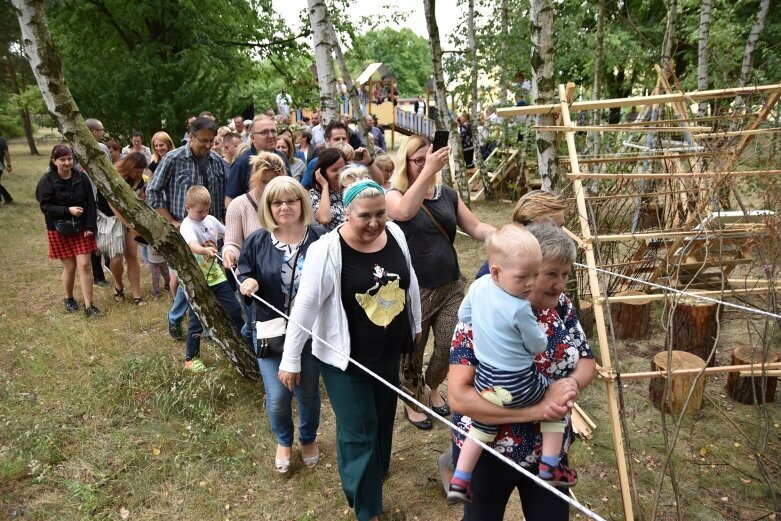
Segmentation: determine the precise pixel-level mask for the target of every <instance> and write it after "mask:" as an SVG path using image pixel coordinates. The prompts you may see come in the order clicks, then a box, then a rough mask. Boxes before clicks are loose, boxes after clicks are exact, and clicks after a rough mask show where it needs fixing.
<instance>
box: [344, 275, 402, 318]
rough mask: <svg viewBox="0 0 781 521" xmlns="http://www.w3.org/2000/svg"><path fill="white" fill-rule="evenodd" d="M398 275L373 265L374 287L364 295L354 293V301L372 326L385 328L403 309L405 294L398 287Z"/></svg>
mask: <svg viewBox="0 0 781 521" xmlns="http://www.w3.org/2000/svg"><path fill="white" fill-rule="evenodd" d="M399 279H400V277H399V275H397V274H396V273H386V272H385V268H383V267H382V266H379V265H377V264H375V265H374V285H373V286H372V287H370V288H369V289H368V290H367V291H366V293H356V294H355V299H356V300H357V301H358V304H359V305H360V306H361V308H363V310H364V311H365V312H366V316H367V317H368V318H369V320H371V321H372V323H373V324H375V325H378V326H381V327H385V326H387V325H388V324H390V323H391V322H393V319H394V318H396V316H397V315H398V314H399V313H401V311H402V310H403V309H404V303H405V302H406V293H405V291H404V290H403V289H401V288H400V287H399Z"/></svg>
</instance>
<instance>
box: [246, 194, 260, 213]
mask: <svg viewBox="0 0 781 521" xmlns="http://www.w3.org/2000/svg"><path fill="white" fill-rule="evenodd" d="M246 195H247V200H248V201H249V203H250V204H251V205H252V207H253V208H254V209H255V211H256V212H257V211H258V203H256V202H255V199H253V198H252V196H251V195H250V194H249V192H247V194H246Z"/></svg>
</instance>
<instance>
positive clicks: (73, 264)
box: [35, 145, 103, 317]
mask: <svg viewBox="0 0 781 521" xmlns="http://www.w3.org/2000/svg"><path fill="white" fill-rule="evenodd" d="M35 197H36V199H38V203H39V204H40V205H41V212H43V215H44V217H45V218H46V230H47V231H48V234H49V258H50V259H59V260H60V261H61V262H62V266H63V270H62V285H63V287H64V288H65V299H64V301H63V302H64V304H65V310H66V311H68V312H74V311H76V310H78V309H79V304H78V303H77V302H76V300H75V299H74V298H73V284H74V281H75V279H76V269H77V268H78V271H79V282H80V283H81V293H82V295H83V296H84V313H85V314H86V315H87V316H88V317H92V316H98V315H102V314H103V313H102V312H101V311H100V310H99V309H98V308H97V307H95V305H94V304H93V302H92V266H91V263H90V256H91V255H92V252H93V251H95V250H96V249H97V246H96V245H95V231H96V229H97V213H96V208H95V197H94V195H93V193H92V184H91V183H90V180H89V179H88V178H87V176H86V175H85V174H83V173H82V172H80V171H78V170H76V169H75V168H73V151H72V150H71V149H70V147H68V146H67V145H55V146H54V148H53V149H52V156H51V161H50V162H49V170H48V171H47V172H46V173H45V174H44V175H43V177H42V178H41V180H40V181H39V182H38V188H37V189H36V191H35Z"/></svg>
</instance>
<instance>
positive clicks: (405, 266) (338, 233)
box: [279, 180, 420, 521]
mask: <svg viewBox="0 0 781 521" xmlns="http://www.w3.org/2000/svg"><path fill="white" fill-rule="evenodd" d="M383 193H384V192H383V189H382V187H381V186H380V185H378V184H377V183H375V182H374V181H369V180H362V181H358V182H356V183H354V184H352V185H350V187H349V188H347V189H346V190H345V192H344V199H343V200H344V206H345V213H346V215H347V222H345V223H344V224H342V225H340V226H338V227H337V228H336V229H335V230H333V231H332V232H330V233H328V234H326V235H324V236H323V237H322V239H321V240H319V241H317V243H315V244H314V245H313V246H312V247H311V248H310V249H309V253H308V257H307V264H306V269H305V270H304V273H303V276H302V279H301V286H300V291H299V294H298V299H297V300H296V305H295V307H294V308H293V314H292V315H291V324H290V326H289V327H288V330H287V336H286V338H285V349H284V354H283V355H282V363H281V364H280V366H279V379H280V381H281V382H282V383H283V384H284V385H285V386H286V387H287V388H289V389H293V388H294V386H295V385H296V384H297V382H298V381H299V380H302V379H303V373H302V371H303V368H304V364H305V360H306V359H305V356H306V354H307V350H306V347H307V346H308V345H309V334H308V333H307V332H306V331H304V330H303V329H301V327H298V326H299V325H300V326H302V327H303V328H306V329H311V330H312V331H313V332H314V333H315V334H316V335H317V337H316V338H315V339H314V341H313V342H312V352H313V354H314V356H315V357H316V358H317V359H318V363H319V366H320V373H321V374H322V376H323V383H325V387H326V389H327V390H328V397H329V399H330V401H331V407H332V408H333V411H334V414H335V416H336V427H337V429H336V445H337V456H338V461H339V477H340V478H341V481H342V489H343V490H344V494H345V496H346V497H347V502H348V504H349V505H350V507H352V509H353V511H354V512H355V516H356V517H357V518H358V520H359V521H368V520H376V519H378V516H379V515H380V514H382V481H383V478H384V477H385V475H386V474H387V472H388V469H389V467H390V458H391V445H392V440H393V422H394V419H395V416H396V403H397V395H396V392H395V391H394V390H392V389H389V388H388V387H386V386H385V385H384V384H383V383H381V382H379V381H377V380H375V379H374V378H372V377H371V376H370V375H368V374H367V373H365V372H364V371H363V370H362V369H360V368H359V367H358V366H356V365H355V364H353V363H351V362H350V361H349V359H350V358H352V359H353V360H355V361H356V362H359V363H361V364H363V365H364V366H366V367H368V368H369V369H371V370H372V371H374V372H375V373H377V374H378V375H379V376H381V377H382V378H383V379H385V380H387V381H388V382H390V383H391V384H393V385H398V383H399V360H400V357H401V353H402V352H411V351H412V349H413V347H414V341H415V336H416V335H417V334H418V333H419V332H420V296H419V292H418V283H417V278H416V277H415V270H414V269H413V267H412V261H411V259H410V252H409V250H408V249H407V242H406V240H405V239H404V234H403V233H402V232H401V230H400V229H399V227H398V226H396V225H395V224H393V223H390V222H387V216H386V214H385V198H384V197H383ZM323 341H326V342H328V344H329V345H326V344H325V343H324V342H323Z"/></svg>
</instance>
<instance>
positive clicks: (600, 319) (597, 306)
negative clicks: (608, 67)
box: [559, 83, 634, 521]
mask: <svg viewBox="0 0 781 521" xmlns="http://www.w3.org/2000/svg"><path fill="white" fill-rule="evenodd" d="M574 86H575V85H574V84H572V83H570V84H568V85H567V88H569V89H570V91H571V90H572V89H573V88H574ZM567 88H565V87H564V85H559V99H560V100H561V104H560V108H559V110H560V111H561V119H562V122H563V123H564V125H568V126H569V125H572V119H571V118H570V113H569V101H570V100H569V97H568V96H567ZM565 136H566V140H567V150H568V152H569V158H570V167H571V170H572V172H573V173H575V174H579V173H580V166H579V164H578V152H577V147H576V145H575V128H571V129H570V130H569V131H568V132H567V133H566V134H565ZM572 185H573V190H574V192H575V195H576V197H577V206H578V217H579V221H580V228H581V237H582V238H583V242H584V250H585V253H586V262H587V263H588V265H589V266H590V267H596V258H595V256H594V245H593V241H592V235H591V226H590V224H589V221H588V217H587V216H588V212H587V209H586V199H585V195H586V192H585V190H584V189H583V184H582V183H581V182H580V180H579V179H575V180H574V181H573V182H572ZM588 280H589V286H590V287H591V294H592V295H593V296H594V297H596V298H595V299H594V320H595V321H596V326H597V338H598V340H599V352H600V355H601V358H602V363H603V364H604V366H605V367H606V368H607V369H608V370H611V369H610V368H611V367H612V363H611V361H610V349H609V348H608V336H607V328H606V327H605V315H604V313H605V311H604V307H603V305H602V301H601V300H598V298H599V297H600V296H601V289H600V287H599V279H598V278H597V272H596V271H595V270H589V274H588ZM605 392H606V393H607V403H608V410H609V412H610V425H611V430H612V433H613V447H614V448H615V451H616V464H617V466H618V480H619V483H620V485H621V500H622V502H623V505H624V517H625V518H626V520H627V521H631V520H633V519H634V507H633V506H632V495H631V491H630V488H629V474H628V472H627V466H626V452H625V451H624V437H623V434H622V433H621V423H620V418H619V415H618V397H617V395H616V388H615V384H614V383H613V382H612V381H605Z"/></svg>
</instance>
